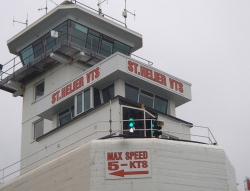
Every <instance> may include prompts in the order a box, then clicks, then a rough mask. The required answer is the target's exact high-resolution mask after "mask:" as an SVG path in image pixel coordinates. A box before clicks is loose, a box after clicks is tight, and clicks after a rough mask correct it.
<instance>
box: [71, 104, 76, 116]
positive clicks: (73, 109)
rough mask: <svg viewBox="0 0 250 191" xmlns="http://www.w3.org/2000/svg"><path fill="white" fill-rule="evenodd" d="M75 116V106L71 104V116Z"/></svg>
mask: <svg viewBox="0 0 250 191" xmlns="http://www.w3.org/2000/svg"><path fill="white" fill-rule="evenodd" d="M74 116H75V107H74V105H73V106H71V117H72V118H73V117H74Z"/></svg>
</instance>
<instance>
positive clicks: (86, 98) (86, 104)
mask: <svg viewBox="0 0 250 191" xmlns="http://www.w3.org/2000/svg"><path fill="white" fill-rule="evenodd" d="M89 108H90V90H87V91H85V92H84V111H86V110H88V109H89Z"/></svg>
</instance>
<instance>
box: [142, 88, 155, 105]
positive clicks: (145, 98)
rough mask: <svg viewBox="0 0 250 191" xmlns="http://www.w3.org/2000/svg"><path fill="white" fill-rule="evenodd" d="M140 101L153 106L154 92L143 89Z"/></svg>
mask: <svg viewBox="0 0 250 191" xmlns="http://www.w3.org/2000/svg"><path fill="white" fill-rule="evenodd" d="M139 103H141V104H144V105H145V106H148V107H153V94H151V93H149V92H146V91H144V90H141V94H140V97H139Z"/></svg>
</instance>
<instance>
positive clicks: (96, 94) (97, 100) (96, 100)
mask: <svg viewBox="0 0 250 191" xmlns="http://www.w3.org/2000/svg"><path fill="white" fill-rule="evenodd" d="M100 104H101V97H100V92H99V90H98V89H96V88H94V107H96V106H98V105H100Z"/></svg>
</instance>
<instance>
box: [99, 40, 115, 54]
mask: <svg viewBox="0 0 250 191" xmlns="http://www.w3.org/2000/svg"><path fill="white" fill-rule="evenodd" d="M112 52H113V44H112V43H110V42H108V41H106V40H102V45H101V50H100V53H101V54H102V55H104V56H110V55H111V54H112Z"/></svg>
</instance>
